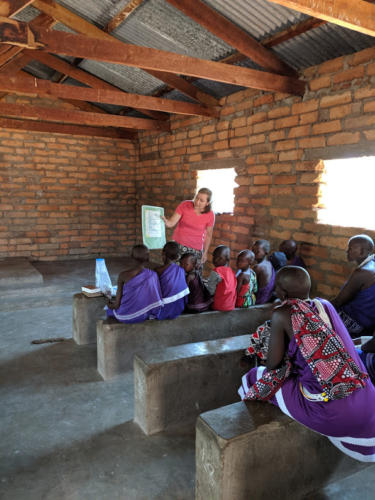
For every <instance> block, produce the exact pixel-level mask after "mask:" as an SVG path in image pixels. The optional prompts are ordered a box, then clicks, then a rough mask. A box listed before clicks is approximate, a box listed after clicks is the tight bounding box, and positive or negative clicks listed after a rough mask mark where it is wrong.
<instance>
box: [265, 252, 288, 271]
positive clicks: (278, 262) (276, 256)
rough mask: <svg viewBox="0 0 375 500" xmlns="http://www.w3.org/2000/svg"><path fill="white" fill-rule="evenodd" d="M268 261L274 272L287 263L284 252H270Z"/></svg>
mask: <svg viewBox="0 0 375 500" xmlns="http://www.w3.org/2000/svg"><path fill="white" fill-rule="evenodd" d="M269 261H270V262H271V264H272V266H273V268H274V269H275V271H278V270H279V269H281V268H282V267H284V266H286V265H287V262H288V261H287V258H286V255H285V253H284V252H272V253H271V255H270V256H269Z"/></svg>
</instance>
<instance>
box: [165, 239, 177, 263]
mask: <svg viewBox="0 0 375 500" xmlns="http://www.w3.org/2000/svg"><path fill="white" fill-rule="evenodd" d="M163 252H164V253H165V255H166V257H168V259H170V260H177V259H178V256H179V247H178V243H176V242H175V241H167V243H166V244H165V245H164V247H163Z"/></svg>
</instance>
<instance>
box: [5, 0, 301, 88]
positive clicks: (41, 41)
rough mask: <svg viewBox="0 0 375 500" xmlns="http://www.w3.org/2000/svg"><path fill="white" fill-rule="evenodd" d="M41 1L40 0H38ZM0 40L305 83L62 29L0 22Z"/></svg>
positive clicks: (242, 78)
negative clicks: (33, 27) (55, 29)
mask: <svg viewBox="0 0 375 500" xmlns="http://www.w3.org/2000/svg"><path fill="white" fill-rule="evenodd" d="M37 1H40V0H37ZM0 40H2V41H5V42H8V43H9V42H10V43H12V44H17V45H24V46H25V47H29V48H32V49H36V48H37V49H39V50H45V51H48V52H52V53H55V54H64V55H68V56H73V57H83V58H85V59H93V60H99V61H105V62H110V63H114V64H123V65H125V66H132V67H137V68H143V69H151V70H154V69H156V70H157V69H160V70H162V71H165V72H168V73H172V74H176V73H177V74H185V75H188V76H195V77H199V78H205V79H208V80H214V81H218V82H223V83H229V84H232V85H239V86H243V87H247V88H255V89H260V90H271V91H277V92H285V93H289V94H297V95H303V93H304V91H305V83H304V82H303V81H301V80H298V79H297V78H293V77H287V76H282V75H276V74H273V73H266V72H264V71H257V70H253V69H249V68H242V67H237V66H229V65H228V64H222V63H217V62H213V61H206V60H203V59H197V58H194V57H189V56H184V55H180V54H174V53H170V52H165V51H161V50H156V49H150V48H148V47H139V46H135V45H130V44H124V43H122V42H117V41H112V40H111V41H109V40H97V39H90V38H87V37H86V36H82V35H72V34H70V33H64V32H60V31H54V32H51V31H49V30H45V29H39V28H35V29H33V30H32V31H31V30H30V29H29V27H28V25H27V24H25V23H21V22H19V23H17V24H16V25H14V24H9V21H8V20H7V19H5V20H3V22H2V23H0Z"/></svg>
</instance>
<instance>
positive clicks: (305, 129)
mask: <svg viewBox="0 0 375 500" xmlns="http://www.w3.org/2000/svg"><path fill="white" fill-rule="evenodd" d="M309 134H310V125H301V126H299V127H293V128H291V129H290V130H289V134H288V138H292V137H304V136H307V135H309Z"/></svg>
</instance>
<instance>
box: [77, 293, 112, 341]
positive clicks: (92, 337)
mask: <svg viewBox="0 0 375 500" xmlns="http://www.w3.org/2000/svg"><path fill="white" fill-rule="evenodd" d="M105 304H106V298H105V297H104V296H101V297H86V295H84V294H83V293H76V294H75V295H74V296H73V339H74V341H75V342H76V343H77V344H79V345H83V344H94V343H96V322H97V320H98V319H100V318H105V317H106V314H105V311H104V306H105Z"/></svg>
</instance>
